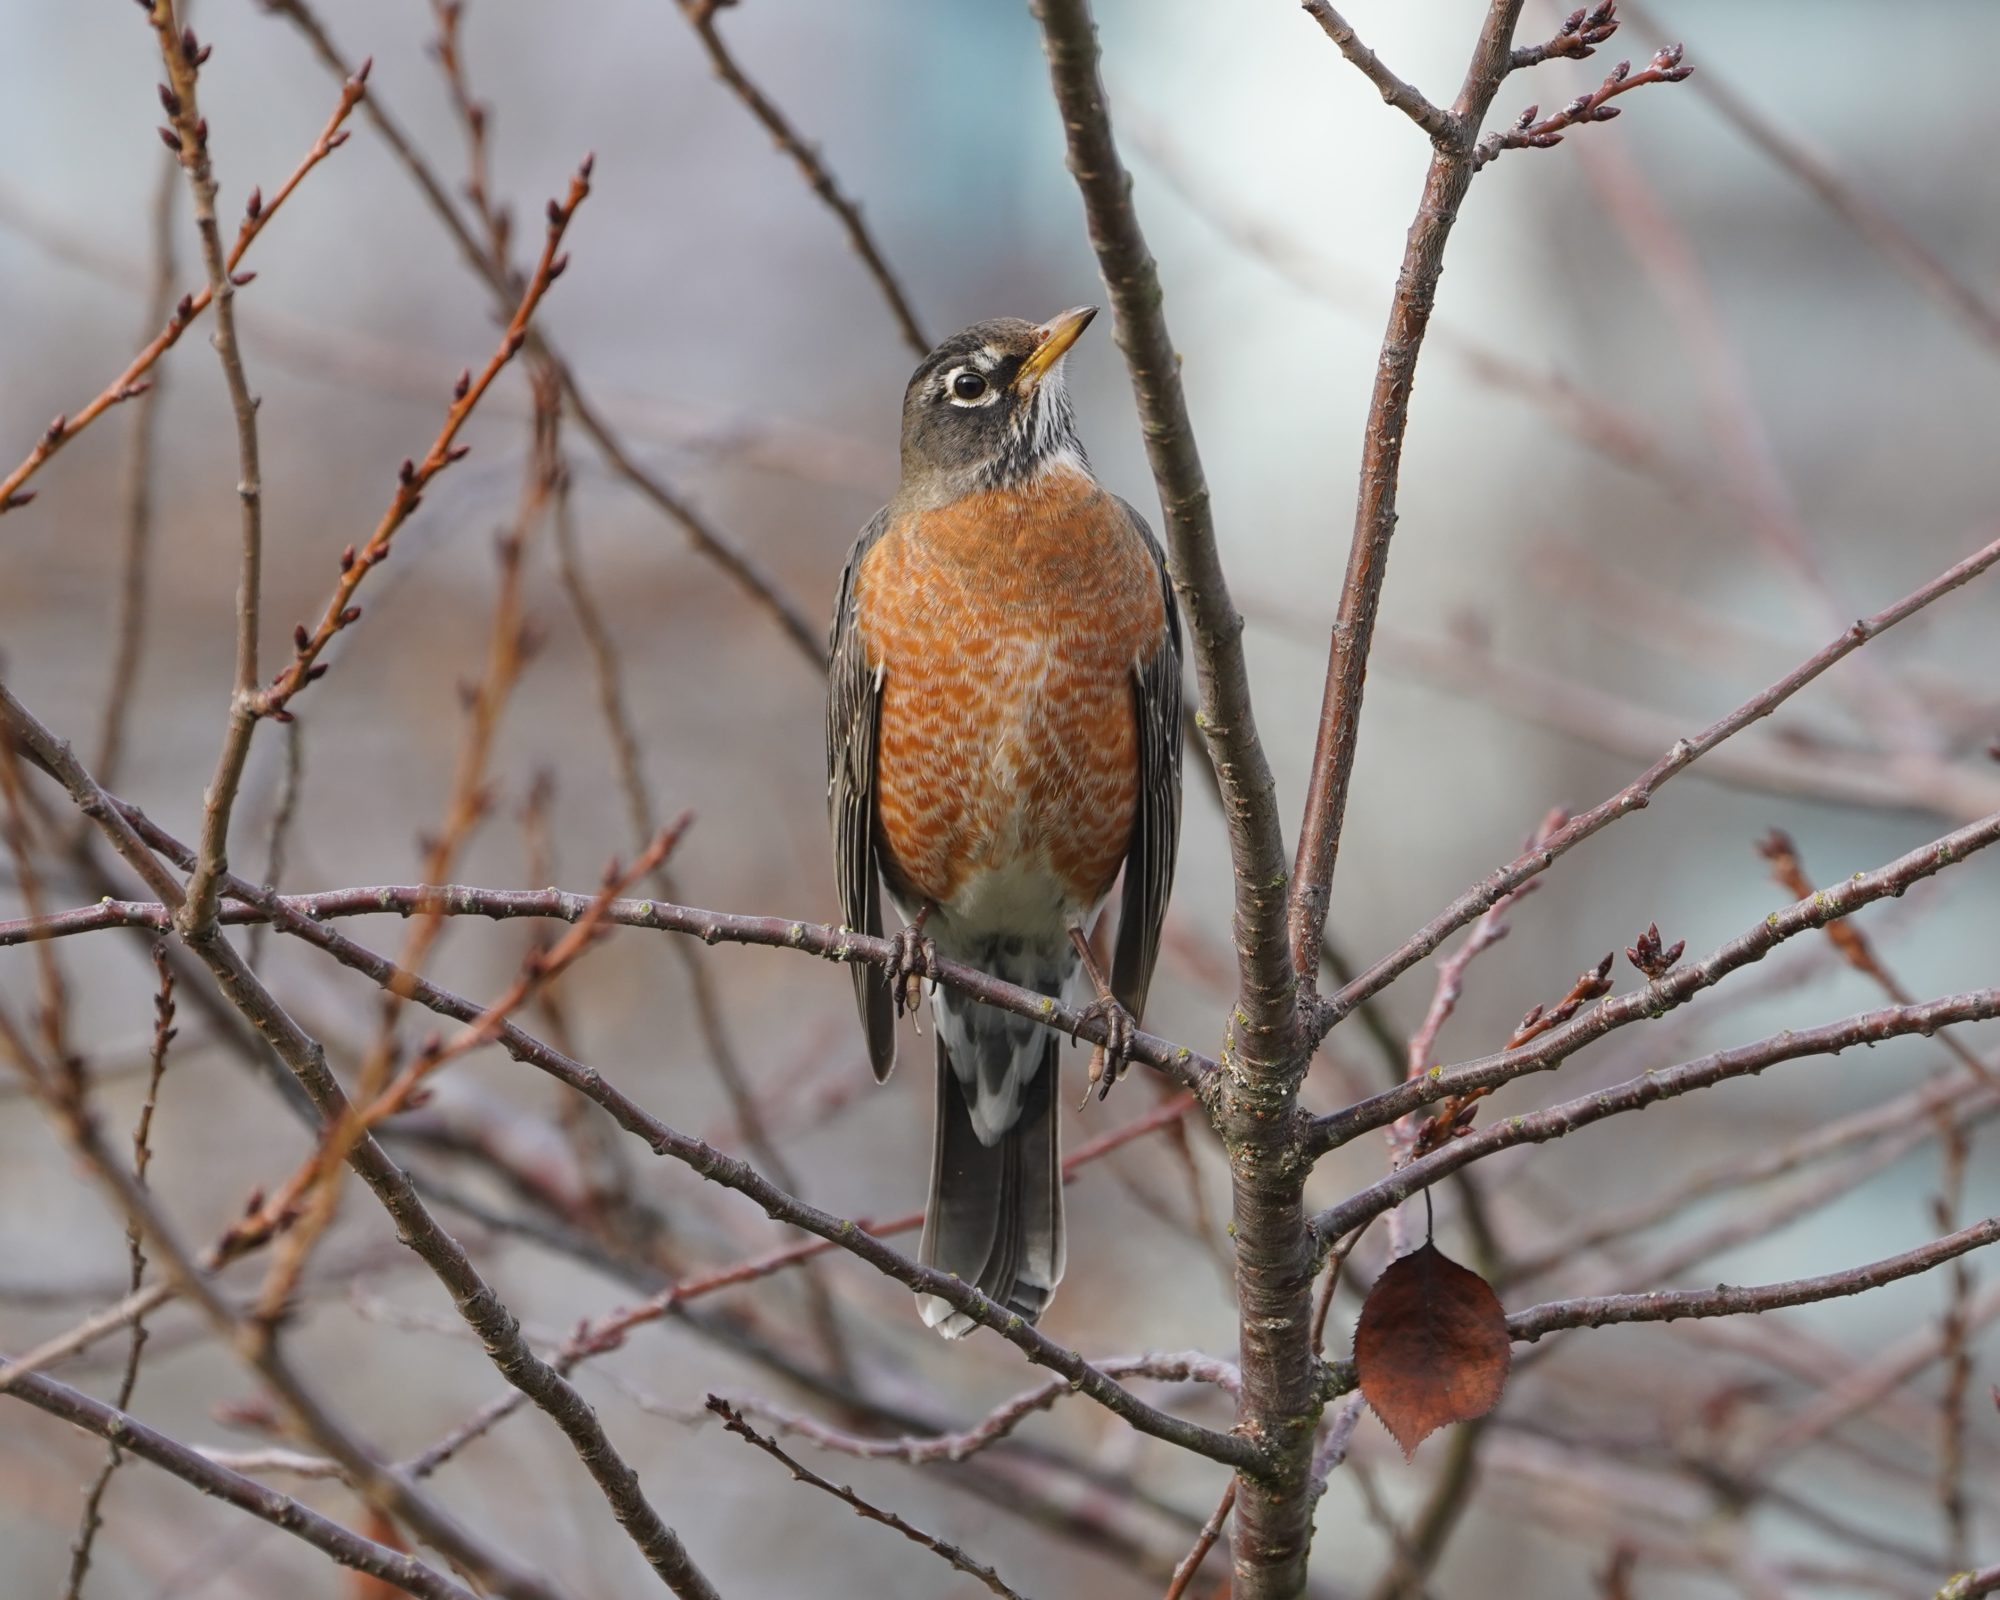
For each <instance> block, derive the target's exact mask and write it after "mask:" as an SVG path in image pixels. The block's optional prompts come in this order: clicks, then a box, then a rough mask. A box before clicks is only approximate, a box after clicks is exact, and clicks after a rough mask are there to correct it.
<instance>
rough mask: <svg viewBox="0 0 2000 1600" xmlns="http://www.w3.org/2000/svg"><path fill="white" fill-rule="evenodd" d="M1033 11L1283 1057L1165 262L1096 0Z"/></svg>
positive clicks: (1240, 700) (1237, 724)
mask: <svg viewBox="0 0 2000 1600" xmlns="http://www.w3.org/2000/svg"><path fill="white" fill-rule="evenodd" d="M1034 12H1035V15H1036V17H1037V18H1038V19H1039V21H1040V22H1041V26H1042V43H1043V48H1044V49H1045V50H1046V52H1047V54H1048V58H1049V74H1050V78H1051V80H1052V82H1053V84H1054V88H1055V99H1056V106H1057V109H1058V110H1059V111H1060V112H1061V114H1062V119H1063V130H1064V133H1065V136H1066V138H1067V141H1068V146H1069V169H1070V172H1071V174H1072V175H1073V176H1074V177H1075V179H1076V185H1077V188H1078V190H1079V191H1080V192H1081V194H1082V197H1083V209H1084V218H1085V220H1086V222H1087V223H1088V224H1089V228H1090V242H1091V245H1092V247H1093V248H1094V249H1095V250H1096V252H1097V262H1098V268H1099V270H1100V271H1101V272H1102V273H1103V275H1104V284H1105V288H1106V289H1107V290H1108V291H1109V293H1110V298H1111V314H1112V321H1113V327H1114V331H1115V335H1116V338H1117V341H1118V348H1119V349H1120V350H1121V351H1122V352H1123V353H1124V356H1125V364H1126V366H1127V368H1128V369H1129V371H1130V373H1131V377H1132V393H1133V398H1134V399H1135V400H1136V402H1137V404H1138V409H1139V423H1140V427H1141V429H1142V430H1143V432H1144V435H1145V440H1146V459H1147V461H1148V463H1149V464H1150V465H1151V467H1152V469H1153V482H1154V485H1155V487H1156V488H1157V489H1158V491H1159V496H1160V511H1161V513H1162V515H1163V516H1164V517H1165V519H1166V543H1167V552H1168V567H1169V570H1170V571H1171V573H1172V576H1173V583H1174V589H1175V592H1176V593H1177V594H1178V595H1179V596H1180V601H1181V607H1182V611H1183V613H1184V615H1185V618H1186V622H1187V626H1188V631H1189V634H1190V643H1191V646H1192V652H1191V653H1192V654H1193V656H1194V663H1195V675H1196V678H1197V680H1198V681H1199V684H1200V689H1201V697H1200V709H1199V711H1197V713H1196V715H1195V723H1196V726H1197V727H1198V728H1199V729H1200V730H1201V734H1202V738H1203V740H1204V742H1205V744H1206V746H1207V750H1208V757H1209V760H1210V762H1211V763H1212V764H1213V766H1214V768H1215V773H1216V780H1217V783H1218V785H1219V786H1220V789H1221V793H1222V811H1223V816H1224V819H1225V820H1226V821H1227V823H1228V827H1229V845H1230V858H1231V862H1232V864H1233V866H1234V868H1235V876H1236V920H1235V937H1236V950H1237V956H1238V963H1239V972H1240V977H1241V982H1242V990H1243V993H1242V1007H1241V1010H1242V1012H1243V1017H1242V1019H1240V1020H1239V1022H1238V1025H1237V1027H1238V1034H1237V1046H1238V1049H1239V1050H1240V1051H1242V1052H1243V1053H1244V1055H1245V1057H1246V1059H1248V1060H1251V1061H1253V1062H1264V1061H1272V1062H1275V1061H1279V1060H1282V1059H1284V1058H1286V1057H1287V1056H1288V1055H1289V1054H1290V1052H1291V1049H1292V1045H1293V1028H1292V1020H1293V1017H1292V1013H1293V1005H1292V1000H1293V993H1294V985H1293V981H1292V977H1291V973H1290V971H1289V970H1288V965H1287V961H1286V957H1285V946H1284V928H1283V914H1284V888H1285V852H1284V832H1283V829H1282V827H1281V825H1280V823H1279V819H1278V803H1277V793H1276V788H1275V785H1274V784H1273V782H1272V778H1271V768H1270V763H1269V762H1268V761H1267V760H1266V759H1265V756H1264V747H1263V743H1262V741H1261V740H1260V739H1259V738H1258V736H1257V721H1256V717H1255V714H1254V712H1253V710H1252V706H1251V700H1250V682H1249V674H1248V670H1247V668H1246V667H1245V664H1244V659H1243V619H1242V617H1241V616H1240V615H1238V614H1237V611H1236V607H1235V605H1234V604H1233V603H1232V602H1231V600H1230V597H1229V582H1228V579H1227V578H1226V576H1225V575H1224V573H1223V570H1222V559H1221V555H1220V553H1219V552H1218V550H1217V548H1216V541H1215V521H1214V514H1213V511H1212V509H1211V506H1210V502H1209V492H1208V480H1207V478H1206V477H1205V476H1204V474H1203V472H1202V466H1201V454H1200V452H1199V450H1198V449H1197V448H1196V445H1195V437H1194V425H1193V423H1192V421H1191V420H1190V419H1189V416H1188V410H1187V397H1186V395H1185V394H1184V393H1183V391H1182V389H1181V379H1180V365H1181V363H1180V355H1179V353H1178V352H1177V351H1176V350H1175V348H1174V342H1173V338H1172V335H1171V334H1170V333H1169V332H1168V330H1167V321H1166V315H1165V312H1164V311H1163V309H1162V306H1163V302H1164V298H1165V297H1164V295H1163V293H1162V291H1161V288H1160V278H1159V272H1158V269H1157V268H1156V267H1155V265H1154V262H1153V255H1152V252H1151V251H1150V250H1149V249H1148V248H1147V246H1146V236H1145V234H1144V233H1143V232H1142V231H1141V229H1140V227H1139V218H1138V214H1137V213H1136V212H1135V211H1134V210H1133V208H1132V177H1131V174H1130V173H1129V172H1127V171H1126V169H1125V165H1124V162H1123V161H1122V160H1121V159H1120V158H1119V154H1118V146H1117V143H1116V141H1115V139H1114V138H1113V136H1112V131H1111V112H1110V103H1109V99H1108V97H1107V96H1106V94H1105V91H1104V83H1103V80H1102V78H1101V77H1100V76H1099V74H1098V49H1097V27H1096V23H1095V21H1094V20H1093V19H1092V16H1091V12H1090V5H1089V0H1036V4H1035V6H1034Z"/></svg>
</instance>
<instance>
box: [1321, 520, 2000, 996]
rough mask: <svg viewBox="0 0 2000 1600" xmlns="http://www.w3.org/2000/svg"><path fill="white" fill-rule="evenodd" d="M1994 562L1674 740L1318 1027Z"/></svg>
mask: <svg viewBox="0 0 2000 1600" xmlns="http://www.w3.org/2000/svg"><path fill="white" fill-rule="evenodd" d="M1996 562H2000V539H1995V540H1994V541H1993V542H1991V543H1989V544H1988V545H1986V546H1985V547H1984V548H1983V549H1980V550H1977V551H1974V552H1973V553H1972V554H1971V555H1969V556H1967V557H1966V558H1965V559H1964V560H1963V561H1960V562H1958V563H1956V564H1955V565H1953V566H1951V567H1948V568H1946V569H1945V571H1943V572H1941V573H1939V574H1938V576H1937V577H1935V578H1933V579H1931V581H1930V582H1928V583H1926V584H1924V585H1923V586H1922V587H1921V588H1918V589H1915V590H1913V591H1911V592H1910V593H1909V594H1907V595H1905V596H1904V597H1903V598H1902V599H1901V600H1898V601H1897V602H1896V603H1895V604H1894V605H1891V606H1888V607H1885V608H1884V609H1883V610H1881V611H1878V612H1876V613H1875V614H1874V615H1873V616H1871V617H1863V618H1862V619H1861V620H1860V621H1858V622H1856V623H1855V624H1854V625H1853V626H1852V627H1850V628H1847V629H1846V630H1844V631H1843V632H1842V633H1840V634H1839V635H1838V636H1837V637H1836V638H1834V639H1833V640H1832V641H1831V642H1829V643H1828V644H1827V645H1825V646H1824V647H1823V648H1822V649H1820V650H1819V651H1817V652H1816V653H1814V654H1813V655H1811V656H1809V657H1807V658H1806V659H1805V660H1804V661H1802V662H1801V663H1800V664H1799V665H1798V666H1796V667H1794V668H1793V669H1792V670H1791V671H1790V672H1788V673H1786V674H1785V675H1784V676H1783V677H1782V678H1779V679H1778V680H1777V681H1776V682H1774V683H1772V684H1771V685H1770V686H1769V687H1768V688H1766V689H1764V690H1762V691H1761V692H1760V693H1758V694H1756V695H1754V696H1752V697H1751V698H1750V699H1749V700H1746V701H1745V702H1744V703H1743V704H1742V705H1740V706H1738V707H1737V708H1736V709H1735V710H1734V711H1732V712H1730V713H1729V714H1728V715H1727V716H1726V717H1724V718H1722V719H1721V721H1719V722H1716V723H1713V724H1711V725H1710V726H1709V727H1707V728H1705V729H1703V730H1702V731H1701V732H1700V733H1698V734H1696V735H1694V736H1693V737H1691V738H1685V739H1681V740H1678V741H1676V742H1675V744H1674V745H1673V747H1672V748H1671V749H1669V750H1668V751H1667V752H1666V754H1665V755H1663V756H1661V757H1660V758H1659V759H1658V760H1657V761H1655V762H1654V763H1653V764H1652V765H1651V766H1650V767H1648V768H1647V769H1646V770H1645V771H1644V772H1642V773H1641V774H1640V775H1639V776H1638V777H1637V778H1636V779H1634V780H1633V781H1632V782H1631V783H1629V784H1627V785H1626V786H1625V787H1624V788H1623V789H1621V790H1619V791H1618V793H1616V794H1614V795H1612V796H1611V797H1610V798H1609V799H1608V800H1604V801H1601V802H1600V803H1598V804H1597V805H1595V806H1592V807H1590V809H1588V810H1587V811H1582V812H1579V813H1578V814H1577V815H1575V816H1574V817H1572V818H1571V819H1570V820H1569V822H1568V823H1567V824H1565V825H1564V826H1563V827H1562V828H1561V829H1560V830H1559V831H1558V832H1557V833H1556V834H1555V835H1554V837H1552V838H1551V839H1549V841H1548V842H1547V843H1546V844H1544V845H1543V846H1542V847H1541V848H1540V849H1537V850H1531V851H1529V852H1528V853H1527V854H1526V855H1523V856H1519V857H1517V858H1515V859H1514V860H1513V861H1511V862H1509V863H1508V864H1507V865H1506V866H1504V867H1502V868H1500V870H1499V871H1497V872H1495V873H1493V874H1492V875H1491V876H1489V877H1487V878H1486V879H1485V880H1483V881H1482V882H1480V883H1478V884H1476V885H1474V886H1473V887H1472V888H1471V889H1468V890H1467V891H1466V892H1465V893H1464V894H1462V895H1460V896H1459V897H1458V898H1457V899H1456V900H1454V901H1453V902H1452V903H1451V904H1450V905H1449V906H1447V907H1446V908H1445V909H1444V911H1442V912H1441V913H1439V915H1437V916H1436V917H1434V918H1432V919H1431V921H1429V922H1428V923H1426V924H1425V925H1424V926H1423V927H1422V928H1420V929H1419V930H1418V931H1417V932H1416V933H1414V934H1412V935H1411V936H1410V937H1409V938H1408V939H1407V940H1405V941H1404V942H1403V944H1402V945H1401V946H1399V947H1398V948H1397V949H1396V950H1394V951H1392V952H1391V953H1390V954H1389V955H1387V956H1385V957H1383V958H1382V959H1381V960H1380V961H1377V962H1376V963H1375V964H1374V965H1373V966H1371V967H1369V968H1368V969H1367V970H1366V971H1364V972H1362V973H1361V974H1360V975H1359V976H1357V977H1356V978H1355V979H1354V980H1353V981H1352V982H1350V983H1348V984H1346V985H1345V986H1343V987H1342V989H1341V990H1340V992H1339V993H1338V994H1337V995H1335V996H1333V998H1332V999H1331V1000H1330V1001H1328V1002H1327V1003H1326V1005H1325V1006H1324V1008H1323V1010H1322V1012H1321V1016H1320V1024H1321V1026H1322V1028H1329V1027H1331V1026H1332V1025H1333V1024H1334V1023H1336V1022H1338V1021H1340V1020H1341V1019H1342V1018H1343V1017H1345V1016H1347V1015H1348V1014H1349V1013H1350V1012H1352V1010H1353V1009H1354V1007H1355V1006H1357V1005H1359V1004H1360V1002H1361V1001H1363V1000H1366V999H1368V998H1370V997H1372V996H1374V995H1376V994H1379V993H1380V992H1381V991H1382V990H1383V989H1385V988H1387V987H1388V986H1389V985H1390V984H1391V983H1393V982H1395V980H1396V979H1397V978H1398V977H1400V976H1401V975H1402V974H1403V973H1405V972H1407V971H1408V970H1409V969H1410V968H1411V967H1412V966H1414V965H1415V964H1416V963H1417V962H1419V961H1421V960H1423V958H1424V957H1425V956H1427V955H1429V954H1430V953H1431V952H1432V951H1433V950H1435V949H1436V948H1437V947H1438V945H1439V944H1441V943H1442V942H1443V941H1444V940H1445V939H1446V938H1448V937H1449V936H1450V935H1451V934H1452V933H1454V932H1455V931H1456V930H1458V929H1459V928H1462V927H1464V926H1465V925H1466V924H1467V923H1468V922H1470V921H1472V919H1473V918H1475V917H1477V916H1479V915H1480V914H1481V913H1482V912H1484V911H1485V910H1486V908H1487V907H1488V906H1490V905H1492V904H1493V903H1494V901H1495V900H1497V899H1499V898H1500V896H1502V895H1504V894H1509V893H1511V892H1512V891H1513V890H1515V889H1517V888H1519V887H1520V886H1521V885H1522V884H1524V883H1526V882H1527V881H1528V880H1529V879H1530V878H1533V877H1536V876H1538V875H1539V874H1541V873H1543V872H1545V871H1547V870H1548V868H1549V867H1550V866H1552V865H1553V864H1554V863H1555V862H1556V860H1557V859H1559V858H1560V857H1562V856H1564V855H1566V854H1568V852H1569V851H1570V850H1572V849H1574V848H1575V847H1576V846H1577V845H1579V844H1581V843H1582V842H1583V841H1584V840H1585V839H1588V838H1589V837H1590V836H1591V835H1592V834H1594V833H1597V832H1599V831H1600V830H1602V829H1603V828H1605V827H1608V826H1609V825H1610V824H1611V823H1613V822H1615V821H1617V820H1618V819H1619V818H1620V817H1625V816H1629V815H1631V814H1632V813H1633V812H1635V811H1641V810H1644V809H1645V807H1646V806H1648V805H1649V804H1651V802H1652V799H1653V796H1654V795H1655V794H1657V793H1658V792H1659V790H1660V788H1661V787H1662V786H1663V785H1664V784H1666V783H1667V782H1669V781H1670V780H1671V779H1673V778H1674V777H1675V776H1677V775H1678V774H1680V773H1681V772H1683V771H1685V770H1686V769H1687V768H1688V767H1689V766H1691V765H1692V764H1693V763H1694V762H1696V761H1697V760H1699V759H1700V758H1701V757H1702V756H1704V755H1706V754H1707V753H1708V752H1709V751H1710V750H1713V749H1714V748H1715V747H1716V746H1717V745H1719V744H1721V743H1723V742H1724V741H1725V740H1727V739H1728V738H1729V737H1730V736H1731V735H1732V734H1735V733H1738V732H1741V731H1742V730H1743V729H1744V728H1747V727H1749V726H1750V725H1751V724H1752V723H1754V722H1757V721H1759V720H1760V719H1761V718H1764V717H1767V716H1769V715H1770V714H1771V713H1772V712H1773V711H1775V710H1777V708H1778V707H1779V706H1781V705H1783V704H1784V703H1785V701H1787V700H1789V699H1790V698H1791V697H1792V696H1793V695H1795V694H1797V693H1798V692H1799V690H1801V689H1803V688H1804V687H1805V686H1806V685H1807V684H1809V683H1811V682H1812V681H1813V680H1814V679H1815V678H1817V677H1818V676H1819V675H1820V674H1821V673H1823V672H1825V671H1826V670H1827V669H1828V668H1829V667H1831V666H1833V665H1834V664H1835V663H1836V662H1838V661H1841V660H1843V659H1844V658H1845V657H1847V656H1850V655H1852V654H1853V653H1854V652H1855V651H1856V650H1859V649H1860V648H1861V647H1862V646H1863V645H1864V644H1866V643H1868V642H1869V640H1871V639H1875V638H1879V637H1880V636H1881V635H1882V634H1883V633H1885V632H1887V631H1888V630H1889V629H1890V628H1893V627H1895V625H1896V624H1897V623H1899V622H1902V621H1905V620H1906V619H1908V618H1909V617H1912V616H1914V615H1915V614H1916V613H1917V612H1919V611H1921V610H1923V609H1924V608H1925V607H1926V606H1928V605H1930V604H1931V603H1932V602H1934V601H1936V600H1939V599H1941V598H1942V597H1943V596H1945V595H1947V594H1950V593H1951V592H1952V591H1953V590H1954V589H1958V588H1961V587H1963V586H1964V585H1965V584H1968V583H1970V582H1971V581H1972V580H1973V579H1974V578H1976V577H1979V576H1980V575H1981V574H1982V573H1984V572H1986V571H1987V570H1988V569H1989V568H1991V567H1992V566H1993V565H1994V564H1995V563H1996Z"/></svg>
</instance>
